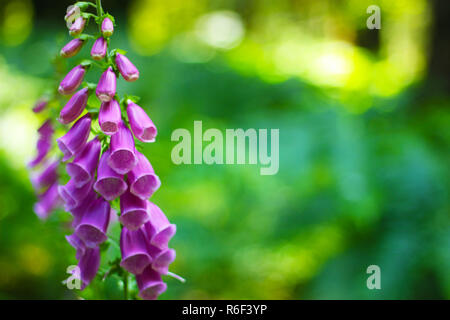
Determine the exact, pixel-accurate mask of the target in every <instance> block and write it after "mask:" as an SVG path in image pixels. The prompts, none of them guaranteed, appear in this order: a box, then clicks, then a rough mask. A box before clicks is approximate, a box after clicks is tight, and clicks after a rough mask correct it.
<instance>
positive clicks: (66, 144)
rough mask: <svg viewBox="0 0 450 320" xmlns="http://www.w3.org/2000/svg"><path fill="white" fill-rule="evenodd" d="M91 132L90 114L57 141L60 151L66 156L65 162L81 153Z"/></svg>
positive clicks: (79, 120) (78, 121)
mask: <svg viewBox="0 0 450 320" xmlns="http://www.w3.org/2000/svg"><path fill="white" fill-rule="evenodd" d="M90 132H91V117H90V115H89V113H86V115H85V116H83V117H81V118H80V119H78V120H77V122H75V124H74V125H73V126H72V128H70V130H69V131H68V132H67V133H66V134H65V135H64V136H62V137H61V138H58V139H56V143H57V144H58V147H59V149H61V151H62V153H63V154H64V158H63V161H67V160H69V159H70V158H72V157H73V156H74V155H76V154H77V153H78V152H80V151H81V150H82V149H83V147H84V145H85V144H86V141H87V139H88V137H89V133H90Z"/></svg>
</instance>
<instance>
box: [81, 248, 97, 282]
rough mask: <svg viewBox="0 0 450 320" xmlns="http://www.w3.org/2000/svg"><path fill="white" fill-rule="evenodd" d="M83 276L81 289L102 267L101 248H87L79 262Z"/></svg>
mask: <svg viewBox="0 0 450 320" xmlns="http://www.w3.org/2000/svg"><path fill="white" fill-rule="evenodd" d="M78 267H79V268H80V276H81V290H83V289H84V288H86V286H87V285H88V284H89V283H90V282H91V281H92V279H94V278H95V275H96V274H97V272H98V268H99V267H100V248H98V247H95V248H86V250H85V251H84V253H83V255H81V257H80V261H79V262H78Z"/></svg>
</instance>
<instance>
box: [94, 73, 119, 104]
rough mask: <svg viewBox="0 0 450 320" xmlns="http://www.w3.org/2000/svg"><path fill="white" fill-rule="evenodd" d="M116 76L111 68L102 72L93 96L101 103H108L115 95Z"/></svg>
mask: <svg viewBox="0 0 450 320" xmlns="http://www.w3.org/2000/svg"><path fill="white" fill-rule="evenodd" d="M116 80H117V79H116V74H115V73H114V71H113V69H112V68H111V67H108V69H106V70H105V72H103V74H102V75H101V77H100V80H99V81H98V84H97V89H96V91H95V94H96V95H97V97H98V98H99V99H100V100H101V101H109V100H111V99H113V98H114V96H115V95H116Z"/></svg>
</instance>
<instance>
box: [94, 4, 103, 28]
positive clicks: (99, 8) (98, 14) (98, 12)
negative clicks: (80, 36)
mask: <svg viewBox="0 0 450 320" xmlns="http://www.w3.org/2000/svg"><path fill="white" fill-rule="evenodd" d="M95 2H96V3H97V16H98V17H99V18H102V17H103V8H102V1H101V0H95ZM98 30H99V31H100V33H102V22H100V23H99V24H98Z"/></svg>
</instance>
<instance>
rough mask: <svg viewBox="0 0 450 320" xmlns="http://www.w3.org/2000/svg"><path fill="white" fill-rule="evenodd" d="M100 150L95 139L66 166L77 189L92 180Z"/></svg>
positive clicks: (99, 145)
mask: <svg viewBox="0 0 450 320" xmlns="http://www.w3.org/2000/svg"><path fill="white" fill-rule="evenodd" d="M101 148H102V145H101V143H100V141H99V140H98V138H97V137H95V138H94V139H92V140H91V141H89V142H88V143H87V144H86V145H85V146H84V148H83V150H81V152H80V153H78V154H77V155H76V156H75V159H74V160H73V162H69V163H68V164H67V165H66V170H67V173H68V174H69V176H70V177H71V178H72V180H73V181H74V183H75V186H76V187H77V188H81V187H83V186H84V185H85V184H86V183H88V182H89V181H91V180H92V179H93V178H94V174H95V169H96V168H97V164H98V158H99V156H100V151H101Z"/></svg>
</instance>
